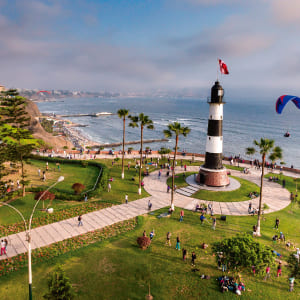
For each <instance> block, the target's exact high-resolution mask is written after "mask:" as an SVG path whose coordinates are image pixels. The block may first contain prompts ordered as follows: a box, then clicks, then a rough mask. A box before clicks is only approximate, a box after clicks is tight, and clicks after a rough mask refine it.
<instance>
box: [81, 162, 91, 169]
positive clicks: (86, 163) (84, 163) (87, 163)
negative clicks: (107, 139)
mask: <svg viewBox="0 0 300 300" xmlns="http://www.w3.org/2000/svg"><path fill="white" fill-rule="evenodd" d="M81 165H82V167H83V168H87V166H88V165H89V162H88V161H86V160H82V161H81Z"/></svg>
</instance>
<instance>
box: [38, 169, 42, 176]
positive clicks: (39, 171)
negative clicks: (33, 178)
mask: <svg viewBox="0 0 300 300" xmlns="http://www.w3.org/2000/svg"><path fill="white" fill-rule="evenodd" d="M38 175H39V177H41V169H40V168H39V169H38Z"/></svg>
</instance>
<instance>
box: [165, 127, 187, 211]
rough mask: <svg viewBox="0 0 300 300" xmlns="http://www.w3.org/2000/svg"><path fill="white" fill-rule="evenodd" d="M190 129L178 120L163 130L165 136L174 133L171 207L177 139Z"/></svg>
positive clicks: (172, 191)
mask: <svg viewBox="0 0 300 300" xmlns="http://www.w3.org/2000/svg"><path fill="white" fill-rule="evenodd" d="M190 131H191V129H190V128H188V127H183V126H181V124H180V123H179V122H174V123H170V124H169V125H168V129H165V130H164V135H165V137H167V138H170V137H172V135H173V134H174V135H175V149H174V150H175V152H174V159H173V163H172V189H171V207H172V205H173V202H174V187H175V185H174V180H175V162H176V155H177V148H178V140H179V136H180V135H183V136H184V137H186V136H187V135H188V134H189V133H190Z"/></svg>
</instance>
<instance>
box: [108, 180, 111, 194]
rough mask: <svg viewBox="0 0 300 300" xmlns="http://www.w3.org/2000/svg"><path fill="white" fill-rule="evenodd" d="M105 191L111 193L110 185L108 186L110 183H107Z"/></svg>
mask: <svg viewBox="0 0 300 300" xmlns="http://www.w3.org/2000/svg"><path fill="white" fill-rule="evenodd" d="M107 191H108V192H110V191H111V184H110V182H109V183H108V185H107Z"/></svg>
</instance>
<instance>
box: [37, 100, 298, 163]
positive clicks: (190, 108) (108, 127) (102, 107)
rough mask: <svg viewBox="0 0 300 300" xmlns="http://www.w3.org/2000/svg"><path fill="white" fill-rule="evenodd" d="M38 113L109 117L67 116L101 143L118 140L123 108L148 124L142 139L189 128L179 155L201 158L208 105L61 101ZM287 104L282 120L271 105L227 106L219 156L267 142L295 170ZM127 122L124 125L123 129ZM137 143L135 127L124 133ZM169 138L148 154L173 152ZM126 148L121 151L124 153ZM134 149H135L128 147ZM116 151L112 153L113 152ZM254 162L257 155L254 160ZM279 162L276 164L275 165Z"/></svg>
mask: <svg viewBox="0 0 300 300" xmlns="http://www.w3.org/2000/svg"><path fill="white" fill-rule="evenodd" d="M37 104H38V107H39V109H40V111H41V112H46V113H55V114H60V115H61V114H79V113H81V114H89V113H97V112H112V113H114V114H115V115H109V116H100V117H89V116H87V117H68V119H69V120H71V121H72V122H75V123H79V124H83V125H87V127H80V128H78V130H79V131H81V132H82V133H83V134H84V135H85V136H86V137H87V138H89V139H91V140H93V141H95V142H99V143H101V144H103V143H114V142H121V141H122V134H123V122H122V120H121V119H120V118H119V117H118V115H117V114H116V113H117V111H118V110H119V109H121V108H125V109H128V110H129V111H130V114H131V115H137V114H139V113H144V114H145V115H147V116H149V118H150V119H152V120H153V123H154V127H155V129H154V130H149V129H146V128H145V130H144V139H161V138H164V134H163V130H164V129H167V125H168V124H169V123H170V122H175V121H176V122H180V123H181V124H182V126H187V127H189V128H190V129H191V132H190V134H189V135H188V136H187V137H186V138H184V137H183V136H180V138H179V148H180V151H183V150H185V151H187V152H192V153H205V144H206V133H207V124H208V110H209V104H208V103H207V101H206V100H199V99H165V98H155V99H150V98H149V99H142V98H124V99H122V98H112V99H103V98H65V99H59V100H58V101H57V102H40V103H37ZM292 105H293V104H292V103H289V104H288V107H287V108H286V111H284V112H283V114H282V115H278V114H277V113H276V112H275V102H274V101H272V102H271V101H234V102H230V101H228V102H227V103H226V104H225V105H224V120H223V141H224V144H223V154H224V155H225V156H230V155H232V156H235V155H240V156H241V157H243V158H248V159H249V158H250V157H247V156H246V154H245V152H246V150H245V149H246V148H247V147H252V146H253V140H254V139H256V140H259V139H260V138H262V137H263V138H269V139H274V140H275V145H276V146H280V147H281V148H282V149H283V161H284V162H285V163H286V165H287V166H291V165H292V164H293V165H294V167H295V168H300V151H299V145H300V130H299V128H300V111H299V110H297V109H294V107H293V106H292ZM128 123H129V121H128V120H127V125H128ZM286 131H289V132H290V133H291V136H290V137H289V138H285V137H284V133H285V132H286ZM139 139H140V130H139V128H131V127H128V126H127V128H126V140H127V141H135V140H139ZM174 144H175V143H174V139H170V140H169V142H160V143H152V144H147V145H145V146H149V147H150V148H151V149H153V150H158V149H160V148H161V147H166V148H170V149H173V148H174ZM128 147H130V146H129V145H128V146H126V149H127V148H128ZM132 147H133V148H134V149H139V145H133V146H132ZM116 149H117V148H116ZM254 157H256V158H258V157H259V156H258V155H256V156H254ZM278 163H279V162H278Z"/></svg>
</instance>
